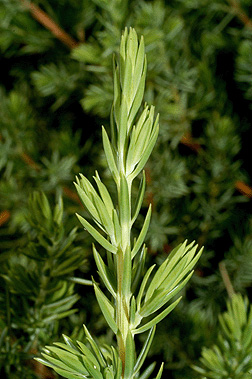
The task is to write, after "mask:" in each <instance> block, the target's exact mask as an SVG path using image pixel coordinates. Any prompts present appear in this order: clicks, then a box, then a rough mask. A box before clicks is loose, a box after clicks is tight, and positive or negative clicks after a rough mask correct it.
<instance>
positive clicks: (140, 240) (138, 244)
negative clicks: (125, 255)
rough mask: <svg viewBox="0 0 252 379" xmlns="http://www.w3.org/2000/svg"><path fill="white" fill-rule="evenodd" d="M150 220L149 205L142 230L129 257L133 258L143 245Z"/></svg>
mask: <svg viewBox="0 0 252 379" xmlns="http://www.w3.org/2000/svg"><path fill="white" fill-rule="evenodd" d="M150 218H151V204H150V206H149V209H148V212H147V215H146V217H145V220H144V224H143V227H142V230H141V232H140V234H139V236H138V238H137V240H136V243H135V246H134V247H133V250H132V252H131V257H132V258H134V256H135V255H136V254H137V253H138V251H139V249H140V248H141V246H142V244H143V243H144V239H145V237H146V234H147V232H148V228H149V225H150Z"/></svg>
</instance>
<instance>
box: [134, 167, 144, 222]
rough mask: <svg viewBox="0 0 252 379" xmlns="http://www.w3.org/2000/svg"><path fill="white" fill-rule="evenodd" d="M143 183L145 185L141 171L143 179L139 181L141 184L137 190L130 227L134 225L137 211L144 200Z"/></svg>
mask: <svg viewBox="0 0 252 379" xmlns="http://www.w3.org/2000/svg"><path fill="white" fill-rule="evenodd" d="M145 183H146V179H145V172H144V171H143V178H142V179H141V182H140V187H139V190H138V195H137V199H136V205H135V209H134V214H133V217H132V220H131V225H133V224H134V222H135V220H136V218H137V216H138V214H139V211H140V209H141V205H142V202H143V198H144V192H145Z"/></svg>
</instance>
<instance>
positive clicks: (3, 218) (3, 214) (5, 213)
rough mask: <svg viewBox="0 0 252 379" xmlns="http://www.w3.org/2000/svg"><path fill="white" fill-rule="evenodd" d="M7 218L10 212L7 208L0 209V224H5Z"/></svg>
mask: <svg viewBox="0 0 252 379" xmlns="http://www.w3.org/2000/svg"><path fill="white" fill-rule="evenodd" d="M9 218H10V212H9V211H8V210H7V209H5V210H4V211H2V212H1V213H0V226H2V225H3V224H5V223H6V222H7V221H8V220H9Z"/></svg>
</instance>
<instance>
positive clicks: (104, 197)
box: [94, 171, 114, 218]
mask: <svg viewBox="0 0 252 379" xmlns="http://www.w3.org/2000/svg"><path fill="white" fill-rule="evenodd" d="M94 180H95V182H96V184H97V187H98V189H99V192H100V195H101V198H102V200H103V202H104V204H105V206H106V209H107V211H108V213H109V214H110V217H111V218H112V211H113V209H114V204H113V202H112V199H111V197H110V194H109V192H108V190H107V188H106V186H105V185H104V184H103V183H102V181H101V180H100V178H99V175H98V172H97V171H96V176H94Z"/></svg>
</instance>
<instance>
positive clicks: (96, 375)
mask: <svg viewBox="0 0 252 379" xmlns="http://www.w3.org/2000/svg"><path fill="white" fill-rule="evenodd" d="M85 366H86V368H87V370H88V372H89V373H90V375H91V377H92V378H93V379H104V378H103V375H102V373H101V372H100V371H99V368H98V367H97V366H96V365H94V364H93V363H92V362H91V361H90V360H89V359H85Z"/></svg>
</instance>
